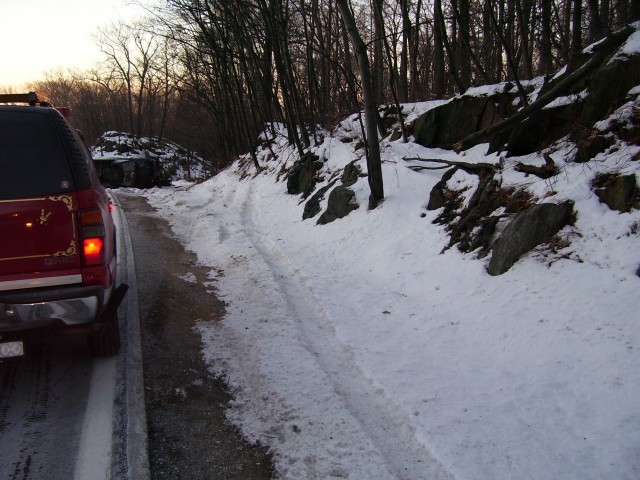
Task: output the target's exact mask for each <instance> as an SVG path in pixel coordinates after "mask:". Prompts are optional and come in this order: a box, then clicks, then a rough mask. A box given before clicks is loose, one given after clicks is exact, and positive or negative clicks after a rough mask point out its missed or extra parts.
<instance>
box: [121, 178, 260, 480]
mask: <svg viewBox="0 0 640 480" xmlns="http://www.w3.org/2000/svg"><path fill="white" fill-rule="evenodd" d="M116 195H117V198H118V199H119V201H120V202H121V204H122V206H123V209H124V211H125V215H126V218H127V222H128V224H129V229H130V232H131V238H132V243H133V251H134V256H135V264H136V272H137V275H136V276H137V288H138V299H139V313H140V325H141V333H142V355H143V359H144V360H143V369H144V384H145V400H146V415H147V430H148V443H149V463H150V471H151V479H153V480H164V479H167V480H169V479H171V480H180V479H185V480H186V479H189V480H199V479H203V480H204V479H206V480H216V479H224V480H231V479H238V480H240V479H242V480H252V479H255V480H261V479H270V478H272V477H273V473H272V463H271V460H270V458H269V456H268V454H267V452H266V451H265V449H264V448H261V447H260V446H254V445H249V444H247V443H246V442H245V441H244V440H243V438H242V437H241V435H239V433H238V432H237V430H236V429H235V428H234V427H233V426H231V425H229V424H228V423H227V422H226V421H225V417H224V408H225V405H226V404H227V403H228V402H229V400H230V397H229V395H228V393H227V392H226V388H225V385H224V383H223V382H222V381H220V380H219V379H216V378H214V377H212V376H211V375H210V374H209V373H208V372H207V369H206V366H205V365H204V363H203V361H202V358H201V344H200V337H199V336H198V334H197V333H195V332H194V331H193V327H194V326H195V323H196V321H197V320H204V321H220V318H221V317H222V315H223V313H224V304H223V303H222V302H220V301H219V300H218V299H217V298H216V296H215V294H213V293H208V292H207V290H209V291H211V288H212V287H211V286H207V287H205V286H203V283H205V282H207V281H208V280H209V278H208V273H209V269H208V268H203V267H201V266H199V265H198V264H197V261H196V258H195V255H193V254H191V253H188V252H185V251H184V249H183V248H182V246H181V245H180V244H179V242H178V241H176V240H175V238H174V237H173V235H172V233H171V230H170V228H169V226H168V225H167V224H166V222H165V221H164V220H162V219H160V218H159V217H158V216H157V215H156V214H155V213H154V210H153V209H152V208H151V207H149V205H148V204H147V202H146V201H145V200H144V199H143V198H142V197H140V196H138V195H136V194H135V192H127V191H126V190H120V191H118V192H117V194H116Z"/></svg>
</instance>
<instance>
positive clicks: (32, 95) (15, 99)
mask: <svg viewBox="0 0 640 480" xmlns="http://www.w3.org/2000/svg"><path fill="white" fill-rule="evenodd" d="M0 103H27V104H29V105H31V106H32V107H33V106H36V105H38V106H41V107H52V106H53V105H51V104H50V103H49V102H45V101H42V100H40V99H39V98H38V94H37V93H36V92H29V93H3V94H0Z"/></svg>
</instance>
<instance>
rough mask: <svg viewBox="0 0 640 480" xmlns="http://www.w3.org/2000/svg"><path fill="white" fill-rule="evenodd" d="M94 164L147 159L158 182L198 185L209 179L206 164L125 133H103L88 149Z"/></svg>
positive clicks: (155, 140) (178, 148)
mask: <svg viewBox="0 0 640 480" xmlns="http://www.w3.org/2000/svg"><path fill="white" fill-rule="evenodd" d="M91 154H92V156H93V158H94V160H96V161H98V162H99V161H101V160H111V159H121V160H124V159H133V158H141V157H143V158H150V159H152V160H158V164H159V171H158V172H157V175H158V178H159V182H160V183H165V182H170V181H172V180H188V181H199V180H203V179H205V178H208V177H209V176H211V172H210V169H209V168H208V166H207V162H206V161H205V160H204V159H202V158H200V157H199V156H198V155H196V154H195V153H193V152H189V151H187V150H186V149H184V148H183V147H181V146H180V145H178V144H176V143H173V142H170V141H167V140H160V139H158V138H155V137H134V136H133V135H131V134H129V133H122V132H114V131H110V132H105V133H104V134H102V136H100V138H98V140H97V141H96V145H95V146H94V147H93V148H92V149H91Z"/></svg>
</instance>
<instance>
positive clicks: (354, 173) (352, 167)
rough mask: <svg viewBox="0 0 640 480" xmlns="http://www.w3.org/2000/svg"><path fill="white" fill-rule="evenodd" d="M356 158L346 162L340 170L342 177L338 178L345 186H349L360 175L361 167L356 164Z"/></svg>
mask: <svg viewBox="0 0 640 480" xmlns="http://www.w3.org/2000/svg"><path fill="white" fill-rule="evenodd" d="M357 162H358V161H357V160H353V161H352V162H349V163H347V165H346V166H345V167H344V169H343V170H342V177H341V178H340V180H341V181H342V184H343V185H344V186H345V187H350V186H351V185H353V184H354V183H356V182H357V181H358V178H359V177H360V175H362V169H361V168H360V165H358V163H357Z"/></svg>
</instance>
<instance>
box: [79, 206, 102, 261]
mask: <svg viewBox="0 0 640 480" xmlns="http://www.w3.org/2000/svg"><path fill="white" fill-rule="evenodd" d="M78 223H79V225H80V237H81V240H82V256H83V258H84V264H85V265H87V266H89V265H100V264H103V263H104V262H105V251H104V237H105V229H104V224H103V223H102V212H101V211H100V210H99V209H97V208H89V209H85V210H80V211H79V212H78Z"/></svg>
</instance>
